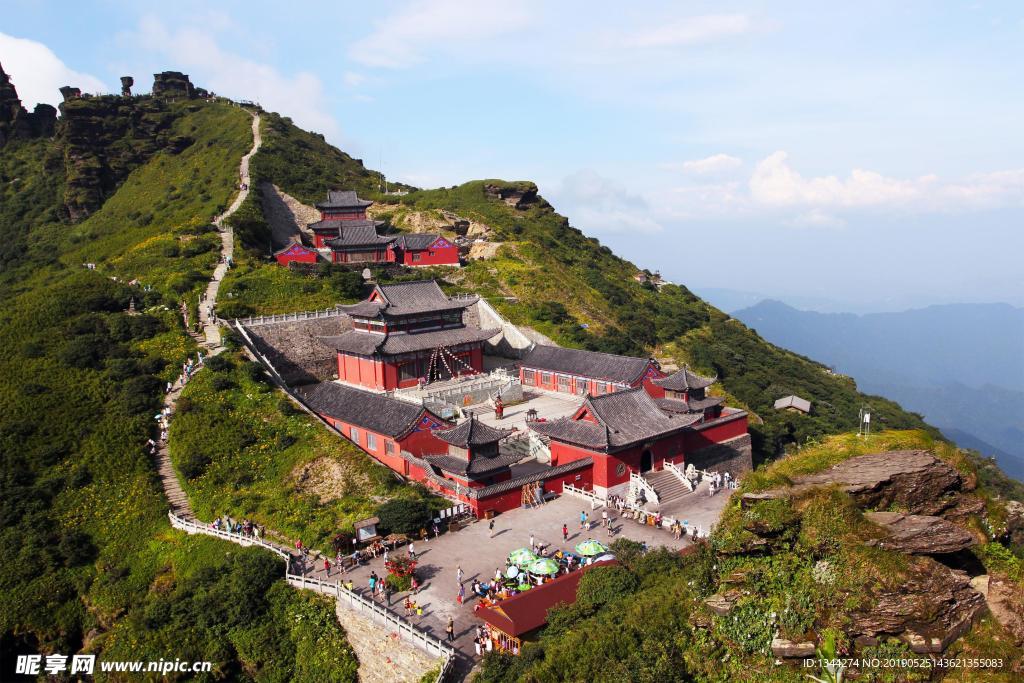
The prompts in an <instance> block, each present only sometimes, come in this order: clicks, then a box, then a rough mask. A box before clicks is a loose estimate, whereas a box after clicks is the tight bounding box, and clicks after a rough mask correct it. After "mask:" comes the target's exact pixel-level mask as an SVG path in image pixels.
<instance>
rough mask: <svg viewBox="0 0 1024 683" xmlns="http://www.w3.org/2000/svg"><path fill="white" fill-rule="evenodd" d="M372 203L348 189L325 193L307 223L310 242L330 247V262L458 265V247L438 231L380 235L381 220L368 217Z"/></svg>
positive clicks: (314, 244) (320, 247) (414, 265)
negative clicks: (315, 215) (317, 214)
mask: <svg viewBox="0 0 1024 683" xmlns="http://www.w3.org/2000/svg"><path fill="white" fill-rule="evenodd" d="M371 205H373V202H372V201H370V200H368V199H360V198H359V197H358V196H357V195H356V193H355V192H353V191H351V190H344V191H335V190H332V191H331V192H328V193H327V201H324V202H319V203H318V204H317V205H316V208H317V209H319V210H320V220H319V221H317V222H316V223H310V224H309V229H310V230H312V231H313V246H314V247H316V248H317V249H329V250H330V260H331V261H332V262H333V263H400V264H402V265H405V266H411V267H416V266H457V265H459V248H458V247H457V246H456V245H455V244H453V243H452V242H450V241H449V240H447V239H445V238H444V237H442V236H441V235H434V234H422V233H415V234H403V235H381V234H380V233H379V232H378V228H380V227H381V226H382V225H384V222H383V221H375V220H372V219H369V218H367V216H366V210H367V209H368V208H369V207H370V206H371Z"/></svg>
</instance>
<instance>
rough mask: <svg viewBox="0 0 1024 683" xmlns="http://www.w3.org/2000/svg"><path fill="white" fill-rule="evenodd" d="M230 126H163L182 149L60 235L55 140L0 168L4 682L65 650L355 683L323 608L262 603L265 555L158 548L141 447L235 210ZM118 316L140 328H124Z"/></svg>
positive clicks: (195, 119)
mask: <svg viewBox="0 0 1024 683" xmlns="http://www.w3.org/2000/svg"><path fill="white" fill-rule="evenodd" d="M249 122H250V118H249V116H248V115H247V114H246V113H244V112H242V111H241V110H239V109H237V108H233V107H231V106H228V105H225V104H203V105H201V106H199V107H195V108H194V110H192V109H185V108H182V109H181V110H180V111H178V112H177V113H176V118H175V120H174V123H173V128H174V133H175V134H179V133H180V134H182V135H187V136H189V137H191V138H192V139H193V140H194V142H193V144H192V145H190V146H188V147H187V148H186V149H184V150H181V151H178V152H177V153H173V152H171V151H161V152H158V153H156V154H155V156H153V157H152V158H150V159H148V160H147V161H145V162H144V163H141V165H138V166H137V167H135V168H134V169H133V170H131V172H130V173H129V174H128V175H127V177H126V179H125V180H124V182H123V183H122V184H121V185H120V187H119V188H118V189H117V191H116V192H115V193H114V194H113V195H112V196H111V197H110V198H109V200H108V201H107V202H106V203H105V204H104V206H103V207H102V208H101V209H100V210H99V211H97V212H95V213H94V214H92V215H91V216H90V217H89V218H88V219H87V220H84V221H83V222H81V223H79V224H77V225H67V224H63V223H60V222H58V221H57V217H58V216H59V206H60V202H61V200H62V183H63V179H62V175H61V168H60V166H59V165H57V166H53V165H52V164H51V159H52V158H53V157H55V156H57V155H58V153H59V151H60V147H61V145H62V139H61V138H60V137H59V136H58V138H56V139H55V140H53V141H31V142H28V143H24V144H21V143H12V144H9V145H8V146H6V147H5V148H4V149H3V150H2V151H0V173H2V174H3V178H4V179H5V180H8V179H10V178H12V177H14V176H16V177H17V178H18V180H17V183H11V182H10V181H8V182H6V183H5V184H4V190H3V191H4V193H5V194H4V202H3V203H2V205H0V206H2V208H0V221H2V222H0V234H2V237H3V239H2V240H0V241H2V242H4V243H12V244H20V247H19V248H18V249H15V250H14V251H9V252H5V254H6V255H9V256H10V257H11V258H9V259H7V260H6V261H5V263H4V266H5V269H4V271H3V274H2V276H0V300H2V301H3V302H4V305H3V308H2V311H0V344H2V345H3V347H4V349H5V353H4V355H3V356H2V358H0V464H2V467H0V472H2V478H0V520H2V528H3V529H2V533H0V544H2V545H0V552H2V553H3V555H4V557H5V558H6V559H5V561H4V563H3V566H2V569H0V603H2V604H3V605H4V609H3V610H2V611H0V651H2V653H3V661H2V663H0V666H2V667H3V669H2V670H3V671H5V672H11V671H13V663H12V662H11V661H9V660H8V658H9V657H13V654H14V653H31V652H42V653H48V652H61V653H65V654H68V653H71V652H76V651H80V650H84V651H87V652H95V653H99V654H100V656H101V658H115V657H120V658H125V659H134V658H136V657H143V656H147V657H152V658H153V659H159V658H168V659H173V658H174V657H176V656H181V657H183V658H185V657H187V658H192V659H201V660H205V659H210V660H213V661H214V662H215V666H216V667H217V669H218V671H220V672H222V673H223V674H224V675H226V676H229V677H231V678H263V679H272V680H284V679H286V678H288V677H289V676H290V675H291V673H290V672H293V671H294V672H296V674H295V675H296V677H297V678H300V679H304V680H325V678H324V677H325V676H326V678H330V679H334V680H354V679H355V660H354V656H353V655H352V653H351V650H349V649H347V647H346V646H345V645H344V635H343V633H342V632H341V631H340V628H338V627H337V622H336V621H335V619H334V618H333V611H332V607H331V605H330V602H329V601H328V600H320V599H316V598H313V597H311V596H303V595H300V594H298V593H297V592H295V591H291V590H287V589H285V587H284V586H283V585H281V586H280V587H278V585H279V584H281V582H280V580H279V577H280V575H281V570H282V567H281V566H280V565H278V563H277V561H276V560H273V558H271V557H269V556H267V555H266V554H265V553H258V552H257V553H252V552H249V551H239V549H238V548H237V547H235V546H233V545H231V544H225V543H222V542H217V541H212V540H207V539H186V538H185V537H184V535H182V534H180V533H178V532H172V531H169V527H168V524H167V520H166V517H165V513H166V501H165V500H164V498H163V494H162V492H161V490H160V487H159V483H158V481H157V479H156V476H155V466H154V463H153V461H152V459H151V458H150V457H149V456H148V455H147V454H146V451H145V447H144V444H145V441H146V439H147V438H148V437H150V436H151V435H153V424H154V423H153V419H152V416H153V413H154V412H155V411H156V409H157V407H158V406H159V400H160V389H161V386H162V385H163V383H164V382H165V381H166V380H167V379H169V378H171V377H173V376H174V375H175V374H176V368H177V367H178V366H179V364H180V363H181V361H182V360H183V359H184V358H185V356H186V355H187V354H188V353H189V352H191V351H192V350H193V344H192V342H191V340H190V339H189V338H188V337H187V335H186V334H185V331H184V330H183V329H182V327H181V323H180V316H178V315H177V314H176V311H177V307H178V305H179V303H181V302H185V303H190V304H191V305H192V307H193V308H194V302H195V300H196V299H197V297H198V293H199V291H200V289H201V287H202V286H203V284H204V283H205V281H206V280H207V279H208V277H209V275H210V272H211V270H212V265H213V263H214V262H215V260H216V255H215V244H216V238H215V236H214V235H211V234H209V231H208V230H207V228H206V226H207V224H208V222H209V220H210V218H211V217H212V216H213V215H214V214H215V213H216V212H217V211H219V210H220V209H221V208H222V207H223V206H225V205H226V203H227V201H228V199H229V198H230V196H231V195H232V193H233V191H234V188H233V186H234V183H235V182H236V180H235V179H236V177H237V175H236V174H237V165H238V159H239V158H240V157H241V155H242V154H243V153H244V151H245V150H247V149H248V147H249V146H250V145H251V137H250V134H249ZM15 186H16V187H17V188H20V189H17V190H16V191H15V192H14V193H13V194H9V192H10V190H9V188H10V187H15ZM84 262H91V263H95V264H96V269H95V270H87V269H85V268H84V267H83V266H82V265H81V264H82V263H84ZM135 279H138V280H139V281H140V283H139V284H138V285H128V284H127V283H128V282H129V281H132V280H135ZM133 298H134V299H135V301H136V304H137V308H138V309H140V310H143V311H144V314H142V315H139V316H128V315H126V314H125V313H124V311H125V310H126V308H127V306H128V302H129V300H130V299H133ZM268 563H269V564H268ZM271 577H272V582H273V584H274V585H273V587H271V585H270V584H271ZM265 589H269V591H267V590H265ZM264 594H265V597H261V596H264ZM300 615H306V616H305V617H302V618H303V619H308V622H307V623H308V626H303V625H301V624H297V623H296V622H297V621H298V619H299V617H300ZM324 644H326V645H328V646H330V652H331V656H329V657H326V656H325V655H323V654H322V648H321V647H320V645H324ZM314 650H315V652H314ZM312 665H318V666H322V667H323V668H322V669H321V670H320V671H318V672H316V673H313V672H311V671H310V670H309V668H308V667H309V666H312ZM6 675H8V674H5V676H6Z"/></svg>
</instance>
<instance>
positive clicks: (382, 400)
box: [295, 382, 444, 439]
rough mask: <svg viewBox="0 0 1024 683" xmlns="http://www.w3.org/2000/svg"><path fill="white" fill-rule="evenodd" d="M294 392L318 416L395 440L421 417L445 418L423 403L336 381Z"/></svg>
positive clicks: (415, 424)
mask: <svg viewBox="0 0 1024 683" xmlns="http://www.w3.org/2000/svg"><path fill="white" fill-rule="evenodd" d="M295 393H296V395H298V397H299V398H301V399H302V400H303V401H304V402H305V403H306V404H307V405H308V406H309V407H310V408H312V409H313V410H314V411H315V412H317V413H319V414H320V415H326V416H327V417H331V418H334V419H336V420H341V421H342V422H346V423H348V424H351V425H355V426H356V427H361V428H363V429H367V430H369V431H372V432H377V433H378V434H384V435H386V436H390V437H392V438H395V439H399V438H402V437H404V436H405V435H406V434H408V433H409V432H411V431H412V430H413V429H415V428H416V427H417V425H418V424H419V422H420V420H421V419H422V418H423V417H424V416H429V417H431V418H433V419H434V420H435V421H437V422H441V423H442V424H444V420H442V419H441V418H439V417H437V416H436V415H433V414H432V413H430V412H429V411H428V410H426V409H425V408H424V407H423V406H419V405H414V404H412V403H406V402H405V401H399V400H398V399H395V398H390V397H388V396H385V395H383V394H374V393H371V392H369V391H362V390H361V389H355V388H353V387H348V386H345V385H344V384H338V383H337V382H321V383H320V384H313V385H311V386H307V387H300V388H298V389H296V390H295Z"/></svg>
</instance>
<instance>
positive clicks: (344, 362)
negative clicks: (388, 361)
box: [338, 353, 394, 390]
mask: <svg viewBox="0 0 1024 683" xmlns="http://www.w3.org/2000/svg"><path fill="white" fill-rule="evenodd" d="M386 378H387V375H386V368H385V367H384V363H382V362H380V361H376V360H374V359H372V358H366V357H363V356H353V355H349V354H345V353H339V354H338V379H340V380H341V381H343V382H348V383H349V384H358V385H359V386H363V387H368V388H370V389H380V390H383V389H393V388H394V387H393V386H391V387H389V386H387V385H386V381H387V379H386Z"/></svg>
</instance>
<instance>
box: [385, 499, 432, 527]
mask: <svg viewBox="0 0 1024 683" xmlns="http://www.w3.org/2000/svg"><path fill="white" fill-rule="evenodd" d="M377 517H378V518H379V519H380V526H382V527H384V528H385V529H387V530H388V531H391V532H394V533H399V534H414V533H416V532H417V531H419V530H420V529H421V528H422V527H424V526H426V525H427V523H429V522H430V508H429V507H427V504H426V503H425V502H424V501H422V500H392V501H389V502H387V503H384V505H381V506H380V508H379V509H378V510H377Z"/></svg>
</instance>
